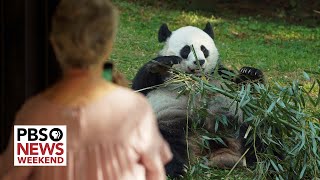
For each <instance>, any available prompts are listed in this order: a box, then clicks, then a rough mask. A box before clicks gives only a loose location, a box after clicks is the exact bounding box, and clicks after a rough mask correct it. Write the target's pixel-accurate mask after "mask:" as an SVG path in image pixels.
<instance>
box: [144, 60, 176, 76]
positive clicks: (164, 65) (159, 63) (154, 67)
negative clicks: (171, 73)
mask: <svg viewBox="0 0 320 180" xmlns="http://www.w3.org/2000/svg"><path fill="white" fill-rule="evenodd" d="M181 61H182V59H181V58H180V57H179V56H159V57H157V58H155V59H153V60H152V61H151V62H150V63H149V65H148V66H149V68H148V69H149V70H150V71H151V72H152V73H160V74H163V73H166V72H167V71H168V70H169V69H170V68H171V67H172V66H173V65H174V64H179V63H180V62H181Z"/></svg>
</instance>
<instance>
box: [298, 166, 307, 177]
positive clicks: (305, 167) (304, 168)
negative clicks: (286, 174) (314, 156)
mask: <svg viewBox="0 0 320 180" xmlns="http://www.w3.org/2000/svg"><path fill="white" fill-rule="evenodd" d="M306 169H307V164H304V165H303V168H302V170H301V172H300V175H299V179H302V178H303V175H304V172H305V171H306Z"/></svg>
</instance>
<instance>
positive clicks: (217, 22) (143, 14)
mask: <svg viewBox="0 0 320 180" xmlns="http://www.w3.org/2000/svg"><path fill="white" fill-rule="evenodd" d="M113 2H114V4H115V5H116V6H117V7H118V9H119V11H120V23H119V29H118V34H117V38H116V42H115V45H114V49H113V53H112V55H111V59H112V60H114V62H116V64H117V67H118V68H119V69H120V70H121V72H123V73H124V74H125V75H126V77H127V78H128V79H129V80H132V78H133V77H134V75H135V74H136V72H137V71H138V69H139V68H140V67H141V66H142V65H143V64H144V63H146V62H147V61H149V60H151V59H152V58H154V57H156V56H157V53H158V51H159V50H160V49H161V47H162V44H160V43H158V40H157V32H158V28H159V27H160V25H161V24H162V23H167V24H168V25H169V28H170V29H171V30H175V29H177V28H179V27H181V26H186V25H193V26H197V27H200V28H203V27H204V26H205V24H206V23H207V22H208V21H209V22H211V23H212V24H213V26H214V32H215V37H216V38H215V43H216V46H217V48H218V50H219V52H220V56H221V58H222V62H223V64H225V65H227V66H229V67H236V68H237V69H239V68H241V67H242V66H253V67H256V68H259V69H261V70H262V71H263V72H265V75H266V76H267V79H268V80H269V82H273V81H279V82H281V83H284V82H288V81H292V80H294V79H302V72H303V70H314V69H315V68H316V67H317V66H318V65H320V27H317V28H308V27H306V26H303V25H293V24H288V23H286V22H283V21H282V20H275V19H267V18H262V17H259V16H257V17H243V16H242V17H238V16H236V15H232V14H224V12H217V13H215V14H213V13H208V12H194V11H183V10H179V9H177V10H175V9H173V8H165V6H146V5H141V3H140V4H138V3H132V2H130V1H129V0H128V1H121V0H114V1H113ZM194 167H195V168H196V169H195V170H194V171H193V173H189V174H188V177H187V179H223V177H225V176H226V174H227V173H228V171H226V170H217V169H211V170H208V169H206V167H201V166H194ZM230 177H231V179H251V173H250V172H249V171H247V170H235V171H234V172H233V173H232V174H231V176H230Z"/></svg>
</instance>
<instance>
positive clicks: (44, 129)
mask: <svg viewBox="0 0 320 180" xmlns="http://www.w3.org/2000/svg"><path fill="white" fill-rule="evenodd" d="M66 143H67V128H66V126H65V125H61V126H60V125H59V126H56V125H52V126H51V125H50V126H47V125H45V126H42V125H36V126H33V125H32V126H31V125H26V126H21V125H15V126H14V166H66V165H67V155H66V154H67V144H66Z"/></svg>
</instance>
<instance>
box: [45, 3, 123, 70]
mask: <svg viewBox="0 0 320 180" xmlns="http://www.w3.org/2000/svg"><path fill="white" fill-rule="evenodd" d="M117 15H118V14H117V11H116V10H115V8H114V6H113V5H112V4H111V2H110V1H109V0H62V1H61V2H60V4H59V5H58V7H57V10H56V13H55V15H54V17H53V22H52V32H51V40H52V41H53V45H54V49H55V53H56V56H57V59H58V61H59V62H60V64H61V66H62V67H71V68H88V67H89V66H91V65H94V64H98V63H101V61H106V59H104V58H107V57H105V56H106V54H107V53H109V52H108V51H110V50H111V48H110V47H111V45H112V43H113V40H114V36H115V34H116V29H117V17H118V16H117Z"/></svg>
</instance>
